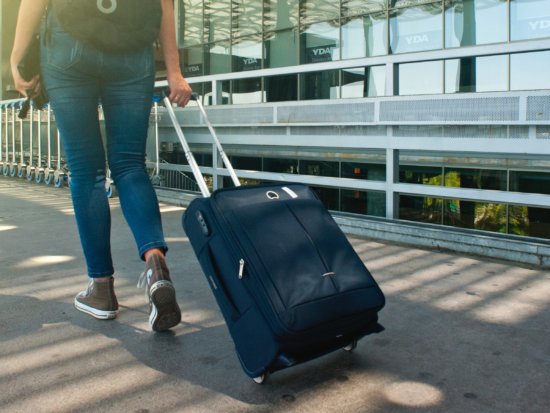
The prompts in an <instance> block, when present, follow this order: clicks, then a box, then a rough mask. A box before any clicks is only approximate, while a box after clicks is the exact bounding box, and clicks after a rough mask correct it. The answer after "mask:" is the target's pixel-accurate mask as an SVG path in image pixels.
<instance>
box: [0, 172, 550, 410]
mask: <svg viewBox="0 0 550 413" xmlns="http://www.w3.org/2000/svg"><path fill="white" fill-rule="evenodd" d="M162 211H163V219H164V225H165V230H166V233H167V237H168V241H169V245H170V249H171V251H170V255H169V258H170V260H169V262H170V265H171V268H172V273H173V278H174V281H175V284H176V288H177V291H178V299H179V301H180V305H181V308H182V312H183V321H182V323H181V325H179V326H178V327H177V328H175V329H174V330H173V332H171V333H163V334H154V333H151V332H150V331H149V330H148V324H147V321H146V320H147V312H146V307H145V305H144V303H145V301H144V295H143V291H141V290H138V289H137V288H136V282H137V278H138V274H139V273H140V272H141V271H142V263H141V262H140V261H139V260H138V259H137V253H136V252H135V247H134V244H133V241H132V238H131V235H130V232H129V230H128V229H127V227H126V225H125V223H124V220H123V218H122V215H121V211H120V208H119V206H118V203H117V201H116V200H114V201H113V203H112V213H113V253H114V257H115V265H116V268H117V273H116V277H117V278H116V289H117V295H118V298H119V301H120V303H121V305H122V307H121V311H120V314H119V317H118V318H117V319H116V320H115V321H97V320H94V319H92V318H90V317H88V316H86V315H84V314H82V313H79V312H77V311H76V310H75V309H74V308H73V305H72V302H73V297H74V295H75V294H76V293H77V292H78V291H79V290H81V289H83V288H84V287H85V286H86V274H85V271H84V264H83V260H82V257H81V253H80V246H79V242H78V237H77V233H76V229H75V225H74V217H73V216H72V210H71V204H70V199H69V194H68V190H67V189H55V188H51V187H46V186H41V185H36V184H34V183H32V184H31V183H27V182H26V181H22V180H17V179H13V178H5V177H1V178H0V263H1V265H0V316H1V317H0V411H1V412H10V413H12V412H55V413H62V412H130V413H147V412H338V413H347V412H357V413H359V412H360V413H371V412H377V413H380V412H442V413H448V412H468V413H470V412H488V413H497V412H498V413H502V412H510V413H517V412H521V413H527V412H529V413H531V412H537V413H543V412H549V411H550V331H549V330H550V311H549V310H550V303H549V299H548V297H549V296H550V273H549V272H548V271H542V270H538V269H533V268H525V267H520V266H515V265H513V264H511V263H506V262H496V261H488V260H480V259H477V258H476V259H472V258H469V257H466V256H461V255H454V254H450V253H441V252H437V251H429V250H423V249H415V248H409V247H403V246H398V245H392V244H384V243H379V242H374V241H372V240H368V239H366V240H365V239H353V240H352V241H353V244H354V246H355V247H356V249H357V251H358V252H359V253H360V255H361V257H362V258H363V259H364V260H365V262H366V263H368V266H369V268H370V269H371V271H372V273H373V274H374V276H375V278H376V279H377V280H378V281H379V283H380V285H381V287H382V289H383V290H384V292H385V293H386V296H387V306H386V308H385V309H384V310H383V311H382V313H381V322H382V324H384V325H385V327H386V331H385V332H383V333H382V334H379V335H372V336H369V337H367V338H365V339H364V340H362V341H361V342H360V343H359V346H358V348H357V350H356V351H355V352H354V353H352V354H349V353H346V352H344V351H341V352H336V353H333V354H331V355H328V356H326V357H323V358H321V359H318V360H315V361H313V362H310V363H307V364H304V365H301V366H298V367H295V368H293V369H289V370H286V371H283V372H278V373H276V374H274V375H272V376H271V377H270V379H269V381H268V383H266V384H265V385H263V386H259V385H256V384H255V383H253V382H252V381H251V380H250V379H248V378H247V377H246V376H245V375H244V373H243V372H242V371H241V368H240V365H239V362H238V360H237V358H236V355H235V353H234V351H233V348H232V342H231V341H230V338H229V335H228V333H227V331H226V328H225V325H224V323H223V320H222V318H221V314H220V313H219V311H218V309H217V306H216V305H215V302H214V299H213V297H212V295H211V293H210V290H209V289H208V285H207V283H206V280H205V279H204V277H203V276H202V273H201V270H200V269H199V266H198V263H197V261H196V259H195V257H194V255H192V252H191V248H190V246H189V243H188V241H187V239H186V237H185V235H184V234H183V232H182V230H181V226H180V217H181V214H182V210H181V209H180V208H176V207H172V206H167V205H163V206H162Z"/></svg>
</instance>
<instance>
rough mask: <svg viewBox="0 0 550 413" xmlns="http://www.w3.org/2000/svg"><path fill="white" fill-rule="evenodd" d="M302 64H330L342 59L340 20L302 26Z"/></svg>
mask: <svg viewBox="0 0 550 413" xmlns="http://www.w3.org/2000/svg"><path fill="white" fill-rule="evenodd" d="M300 42H301V55H302V57H301V59H300V63H319V62H330V61H334V60H338V59H340V28H339V22H338V20H334V21H330V22H321V23H315V24H312V25H309V26H302V30H301V33H300Z"/></svg>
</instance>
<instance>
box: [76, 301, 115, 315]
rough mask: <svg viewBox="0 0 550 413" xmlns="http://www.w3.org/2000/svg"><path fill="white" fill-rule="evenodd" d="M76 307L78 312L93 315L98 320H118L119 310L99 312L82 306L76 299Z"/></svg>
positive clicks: (87, 306)
mask: <svg viewBox="0 0 550 413" xmlns="http://www.w3.org/2000/svg"><path fill="white" fill-rule="evenodd" d="M74 306H75V307H76V309H77V310H78V311H82V312H83V313H86V314H88V315H91V316H92V317H94V318H97V319H98V320H112V319H113V318H116V315H117V313H118V310H98V309H97V308H94V307H90V306H89V305H86V304H82V303H81V302H80V301H78V300H77V299H76V298H75V300H74Z"/></svg>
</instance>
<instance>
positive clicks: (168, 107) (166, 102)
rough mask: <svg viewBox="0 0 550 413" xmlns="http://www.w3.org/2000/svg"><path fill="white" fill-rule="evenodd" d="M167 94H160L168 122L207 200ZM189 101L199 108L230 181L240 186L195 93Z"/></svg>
mask: <svg viewBox="0 0 550 413" xmlns="http://www.w3.org/2000/svg"><path fill="white" fill-rule="evenodd" d="M167 95H168V94H167V93H166V92H165V91H163V92H162V100H163V102H164V106H165V107H166V110H167V112H168V115H169V116H170V120H171V121H172V124H173V125H174V129H175V130H176V134H177V135H178V139H179V140H180V142H181V145H182V147H183V151H184V154H185V158H186V159H187V162H188V163H189V166H190V167H191V171H192V172H193V175H194V176H195V179H196V180H197V184H198V185H199V188H200V190H201V194H202V196H203V197H205V198H208V197H209V196H210V190H209V189H208V186H207V185H206V181H205V180H204V177H203V176H202V173H201V170H200V168H199V165H198V164H197V161H196V160H195V157H194V156H193V153H192V152H191V149H190V148H189V144H188V143H187V139H185V135H184V134H183V132H182V130H181V127H180V125H179V122H178V119H177V118H176V114H175V112H174V108H173V107H172V102H170V99H168V96H167ZM191 100H194V101H195V102H197V105H198V107H199V110H200V111H201V113H202V116H203V118H204V121H205V122H206V126H208V130H209V131H210V134H211V135H212V139H213V140H214V143H215V144H216V147H217V148H218V153H219V155H220V157H221V158H222V161H223V164H224V165H225V167H226V168H227V170H228V172H229V175H230V176H231V180H232V181H233V184H234V185H235V186H241V183H240V182H239V178H237V174H236V173H235V170H234V169H233V166H232V165H231V162H230V161H229V158H228V157H227V155H226V154H225V151H224V150H223V147H222V144H221V142H220V140H219V138H218V135H216V131H215V130H214V128H213V127H212V124H211V123H210V121H209V120H208V115H207V114H206V111H205V110H204V107H203V105H202V103H201V101H200V98H199V95H198V94H197V93H193V94H192V95H191Z"/></svg>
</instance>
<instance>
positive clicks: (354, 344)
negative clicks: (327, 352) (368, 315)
mask: <svg viewBox="0 0 550 413" xmlns="http://www.w3.org/2000/svg"><path fill="white" fill-rule="evenodd" d="M356 347H357V340H353V341H352V342H351V343H349V344H348V345H347V346H346V347H344V350H346V351H349V352H352V351H353V350H355V348H356Z"/></svg>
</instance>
